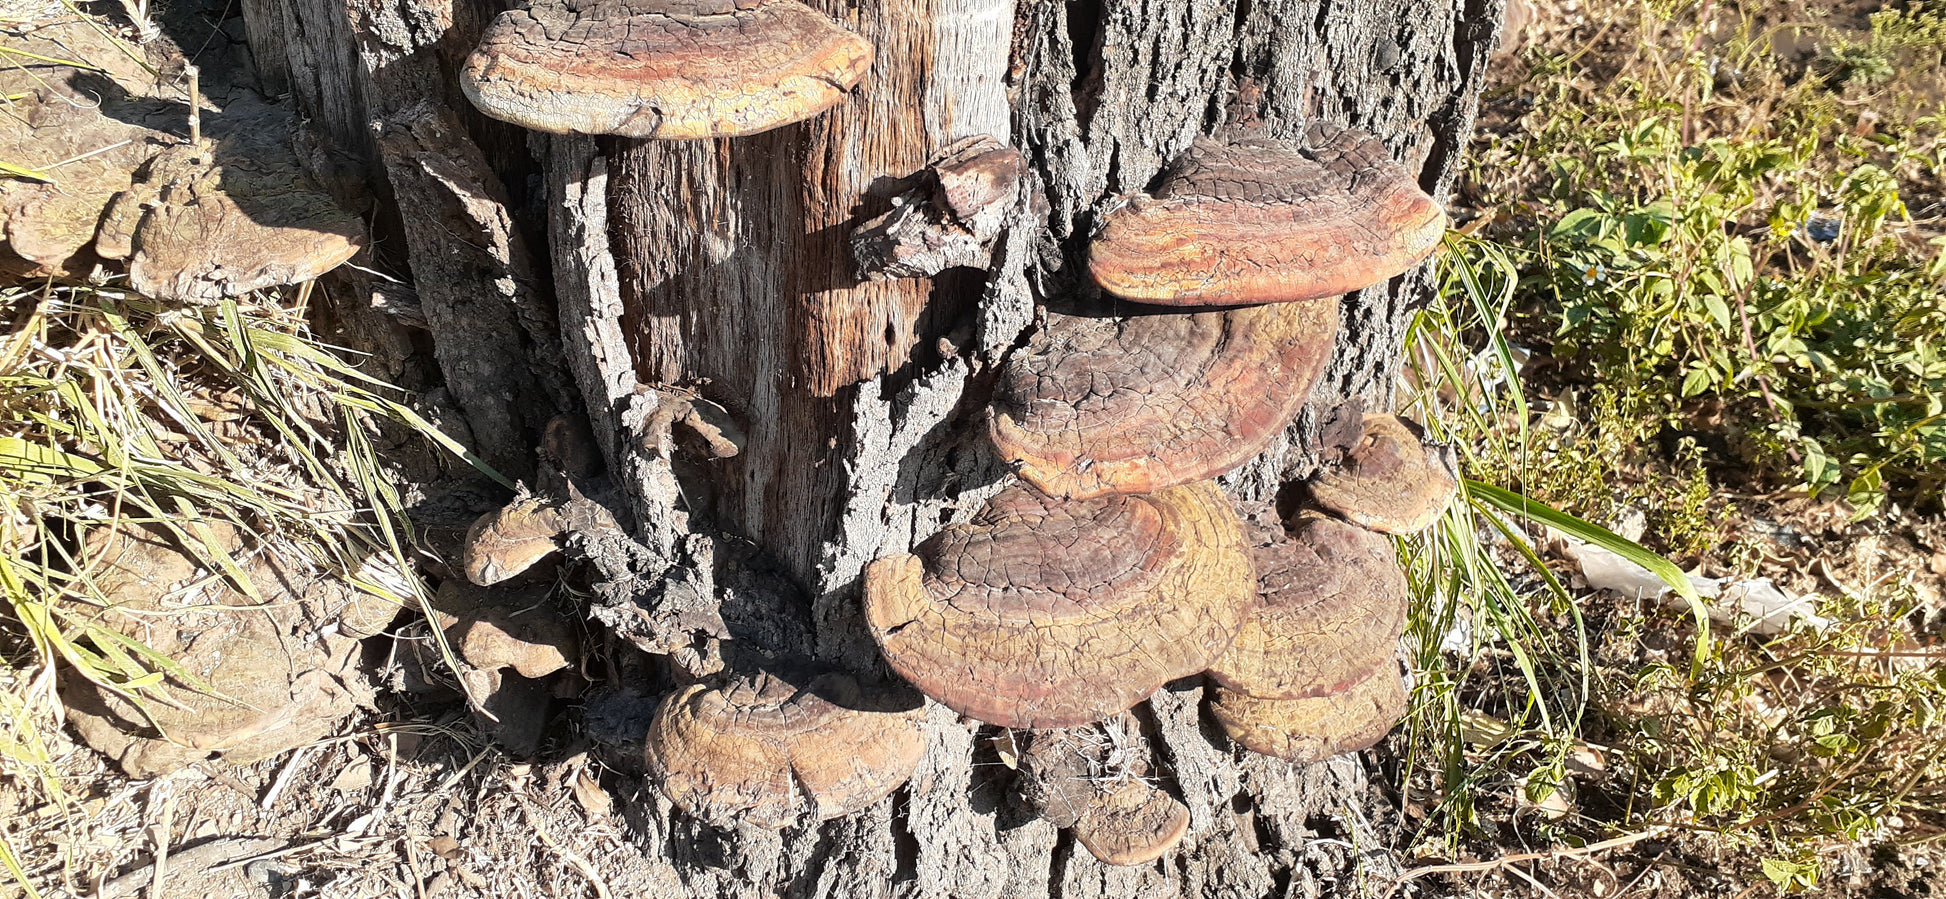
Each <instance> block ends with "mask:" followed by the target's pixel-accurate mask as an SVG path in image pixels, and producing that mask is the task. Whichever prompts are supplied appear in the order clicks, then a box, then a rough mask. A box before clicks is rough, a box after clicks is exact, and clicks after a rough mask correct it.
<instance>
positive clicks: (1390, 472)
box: [1306, 414, 1459, 534]
mask: <svg viewBox="0 0 1946 899" xmlns="http://www.w3.org/2000/svg"><path fill="white" fill-rule="evenodd" d="M1306 486H1307V487H1308V488H1309V490H1310V492H1311V498H1312V499H1313V500H1314V501H1316V502H1317V504H1318V505H1319V506H1321V507H1323V508H1324V509H1326V510H1327V511H1330V512H1331V513H1333V514H1335V515H1338V516H1340V517H1342V518H1344V519H1345V520H1346V521H1349V522H1351V523H1353V524H1356V525H1358V526H1360V527H1365V528H1370V529H1372V530H1374V531H1381V532H1383V533H1387V534H1416V533H1418V532H1420V531H1422V530H1425V529H1426V528H1427V527H1429V526H1431V525H1432V523H1433V522H1435V521H1438V520H1439V516H1440V515H1441V514H1442V513H1444V512H1445V511H1446V504H1447V503H1448V502H1449V501H1451V500H1452V498H1453V495H1454V494H1455V493H1457V492H1458V491H1459V475H1458V473H1457V472H1455V471H1454V465H1453V459H1452V451H1451V450H1450V449H1446V448H1443V447H1433V446H1428V445H1427V444H1425V443H1424V442H1422V440H1421V439H1420V436H1419V426H1418V425H1415V424H1412V423H1411V422H1408V421H1406V420H1405V419H1402V418H1400V417H1398V416H1396V415H1383V414H1370V415H1366V416H1365V420H1364V434H1363V436H1362V437H1361V438H1360V439H1359V441H1358V443H1357V445H1355V446H1353V447H1351V449H1350V450H1349V451H1348V452H1347V453H1346V454H1345V456H1344V459H1343V460H1342V461H1340V462H1339V463H1338V464H1336V465H1327V466H1325V467H1324V468H1321V469H1319V470H1318V473H1317V474H1315V475H1313V476H1312V477H1311V480H1310V481H1309V482H1308V483H1307V485H1306Z"/></svg>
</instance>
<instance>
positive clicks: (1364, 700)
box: [1210, 665, 1406, 763]
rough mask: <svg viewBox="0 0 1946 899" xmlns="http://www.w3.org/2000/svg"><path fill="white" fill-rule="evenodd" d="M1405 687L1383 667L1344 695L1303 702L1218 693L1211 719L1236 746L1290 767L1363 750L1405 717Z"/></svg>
mask: <svg viewBox="0 0 1946 899" xmlns="http://www.w3.org/2000/svg"><path fill="white" fill-rule="evenodd" d="M1405 706H1406V696H1405V683H1404V681H1403V680H1401V679H1400V677H1399V672H1398V669H1397V668H1396V667H1395V666H1393V665H1383V666H1380V667H1379V668H1378V670H1376V671H1373V672H1371V673H1370V674H1369V675H1367V676H1366V677H1365V678H1363V679H1362V680H1360V681H1358V682H1357V683H1355V684H1352V685H1351V687H1350V688H1349V689H1346V690H1344V691H1341V692H1338V693H1332V694H1329V695H1326V696H1312V697H1307V698H1304V699H1258V698H1256V697H1254V696H1249V695H1246V694H1243V693H1238V692H1236V691H1234V690H1231V689H1228V688H1225V687H1218V688H1217V689H1216V700H1215V701H1214V702H1212V703H1211V704H1210V713H1211V714H1212V715H1213V716H1215V718H1216V722H1217V723H1218V724H1220V725H1222V726H1223V731H1224V733H1227V734H1229V735H1230V739H1232V740H1235V741H1236V742H1237V744H1238V745H1240V746H1242V747H1243V748H1245V749H1248V750H1250V751H1251V752H1255V753H1258V754H1260V755H1269V756H1276V757H1277V758H1280V759H1285V760H1288V761H1293V762H1304V763H1309V762H1321V761H1324V760H1325V759H1328V758H1331V757H1332V756H1335V755H1341V754H1343V753H1347V752H1356V751H1358V750H1361V749H1368V748H1370V747H1372V746H1374V745H1376V744H1377V743H1378V741H1380V740H1383V739H1385V735H1386V734H1387V733H1389V732H1390V731H1391V730H1392V726H1393V725H1395V724H1397V723H1399V719H1401V718H1403V717H1405Z"/></svg>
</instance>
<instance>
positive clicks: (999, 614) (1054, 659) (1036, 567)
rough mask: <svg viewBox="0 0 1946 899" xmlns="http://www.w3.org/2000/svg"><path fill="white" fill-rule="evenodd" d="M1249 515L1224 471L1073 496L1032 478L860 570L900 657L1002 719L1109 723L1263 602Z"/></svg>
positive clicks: (882, 638) (1211, 650) (875, 632)
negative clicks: (1244, 518) (1041, 487)
mask: <svg viewBox="0 0 1946 899" xmlns="http://www.w3.org/2000/svg"><path fill="white" fill-rule="evenodd" d="M1256 601H1257V600H1256V581H1255V578H1254V577H1253V576H1252V573H1251V571H1250V559H1249V556H1248V555H1247V554H1246V553H1245V551H1244V547H1243V534H1242V525H1241V522H1239V521H1238V519H1237V516H1236V512H1235V510H1234V509H1232V508H1231V506H1230V502H1229V499H1228V498H1227V497H1225V496H1224V495H1223V493H1222V491H1221V490H1218V489H1217V487H1216V485H1215V484H1214V483H1213V482H1209V481H1202V482H1198V483H1195V484H1187V485H1184V486H1180V487H1171V488H1168V489H1166V490H1162V491H1159V492H1157V493H1155V494H1149V495H1111V496H1104V497H1099V498H1096V499H1090V500H1074V501H1062V500H1055V499H1051V498H1048V497H1047V496H1045V495H1043V494H1040V493H1039V492H1037V491H1034V490H1031V489H1029V488H1025V487H1013V488H1009V489H1008V490H1005V491H1002V492H1001V493H1000V494H999V495H997V496H995V497H994V498H993V499H992V500H991V501H990V502H988V504H987V505H986V507H985V508H984V509H982V510H981V511H980V513H979V514H978V515H977V516H975V517H974V518H973V520H971V521H970V522H968V523H966V524H962V525H956V526H954V527H950V528H947V529H946V530H944V531H941V532H940V533H939V534H937V535H935V536H934V537H933V538H931V539H929V540H927V541H926V542H924V543H922V544H920V545H919V546H918V547H916V548H915V549H914V550H913V552H912V553H911V554H898V555H894V556H888V557H886V558H883V559H880V560H878V561H876V562H873V563H872V564H871V565H870V566H869V567H868V568H867V569H866V572H865V618H866V622H867V624H868V626H869V627H870V629H871V631H872V636H873V637H874V638H875V639H877V640H878V644H879V648H880V649H881V651H882V652H883V653H884V655H885V658H886V660H887V661H888V662H890V663H891V665H892V668H893V670H895V671H897V672H898V673H899V675H900V676H901V677H904V678H905V679H906V680H908V681H911V682H912V683H913V684H914V685H915V686H917V687H918V688H919V689H920V690H922V691H924V692H925V694H926V695H928V696H931V697H932V698H934V699H936V700H938V701H940V702H941V703H944V704H945V705H946V706H948V707H950V708H952V709H953V710H954V711H957V712H959V713H961V714H963V715H967V716H970V717H972V718H976V719H979V720H981V721H985V722H988V723H992V724H998V725H1002V726H1005V727H1024V728H1050V727H1071V726H1075V725H1079V724H1085V723H1088V722H1091V721H1098V720H1101V719H1103V718H1106V717H1108V716H1110V715H1113V714H1115V713H1117V712H1120V711H1122V710H1124V709H1126V708H1128V707H1130V706H1132V705H1134V704H1136V703H1138V702H1141V701H1142V700H1144V699H1146V698H1148V697H1149V695H1150V694H1152V693H1154V692H1155V691H1156V690H1158V689H1160V688H1161V687H1162V685H1163V684H1165V683H1167V682H1169V681H1171V680H1174V679H1176V678H1178V677H1184V676H1186V675H1190V674H1194V673H1197V672H1199V671H1202V670H1204V669H1205V668H1208V667H1209V663H1210V662H1211V661H1213V660H1215V658H1216V657H1217V656H1219V655H1221V654H1222V652H1223V651H1224V650H1225V649H1227V648H1228V647H1229V645H1230V640H1231V639H1232V638H1233V637H1234V636H1235V634H1236V630H1237V627H1238V626H1239V625H1240V624H1241V622H1242V619H1243V616H1244V615H1245V614H1246V613H1247V612H1249V611H1250V609H1251V608H1252V607H1253V606H1254V605H1255V603H1256Z"/></svg>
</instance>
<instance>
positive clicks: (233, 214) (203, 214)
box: [95, 102, 365, 303]
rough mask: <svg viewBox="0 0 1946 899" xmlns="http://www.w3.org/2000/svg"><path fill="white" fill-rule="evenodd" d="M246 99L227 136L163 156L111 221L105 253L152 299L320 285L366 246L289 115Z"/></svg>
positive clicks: (98, 240) (106, 218)
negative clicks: (318, 173)
mask: <svg viewBox="0 0 1946 899" xmlns="http://www.w3.org/2000/svg"><path fill="white" fill-rule="evenodd" d="M245 106H253V104H248V103H243V102H237V103H232V104H231V108H230V109H228V110H226V111H225V118H226V119H227V118H229V117H231V116H236V117H237V119H236V120H232V121H230V122H229V123H227V124H226V125H225V126H224V129H223V134H222V135H220V136H219V137H217V138H216V139H214V140H212V141H209V142H206V143H202V144H197V143H187V144H177V145H176V146H173V147H169V148H167V149H165V150H163V151H162V152H161V153H159V154H157V155H156V156H155V158H154V159H152V160H150V161H149V164H148V167H147V168H146V169H145V170H144V171H142V172H141V173H139V174H138V175H137V176H136V178H135V180H134V182H133V183H132V184H130V185H129V187H128V189H127V190H124V191H122V192H121V193H120V194H119V195H117V196H116V197H115V199H114V201H113V202H111V203H110V204H109V205H108V208H107V211H106V212H105V213H104V214H103V216H102V222H101V231H100V233H99V234H98V235H96V237H95V251H96V252H97V253H100V254H101V255H102V257H103V258H107V259H124V260H127V262H128V282H129V286H131V287H133V288H135V290H136V291H138V292H140V293H142V294H143V295H144V296H150V297H155V298H157V299H160V300H167V301H172V302H188V303H213V302H216V301H218V300H221V299H223V298H224V297H235V296H242V295H243V294H246V293H249V292H250V291H253V290H260V289H263V288H267V287H277V286H280V285H284V284H297V283H300V282H304V281H309V280H312V279H314V278H316V277H318V276H319V275H322V274H324V273H325V272H328V271H330V270H332V269H334V268H337V267H338V266H339V265H341V264H343V263H344V262H346V261H347V260H349V259H351V257H352V256H353V255H355V254H356V253H357V252H358V250H359V249H360V248H362V247H363V246H364V243H365V236H364V235H365V227H364V224H363V223H362V222H360V221H359V219H358V217H357V216H354V215H352V214H351V213H349V212H346V211H345V210H344V209H342V208H340V207H339V206H338V203H337V201H336V200H333V199H332V198H331V197H330V196H329V195H327V194H325V193H324V192H323V191H322V190H320V189H319V188H318V187H316V186H315V185H313V184H312V183H311V180H310V177H309V176H308V175H306V174H305V173H304V170H303V168H302V166H301V165H300V164H299V162H298V160H297V156H296V154H295V153H293V152H292V151H291V148H290V141H289V137H288V135H289V132H288V128H289V118H288V115H287V114H285V113H283V112H282V111H281V110H275V109H270V108H265V107H260V106H253V108H251V109H249V110H245V109H242V108H240V107H245Z"/></svg>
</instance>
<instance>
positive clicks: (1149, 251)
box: [1088, 123, 1446, 306]
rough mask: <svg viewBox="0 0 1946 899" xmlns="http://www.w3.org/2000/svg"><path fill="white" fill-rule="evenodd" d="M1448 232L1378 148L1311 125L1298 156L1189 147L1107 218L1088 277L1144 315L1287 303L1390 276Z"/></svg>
mask: <svg viewBox="0 0 1946 899" xmlns="http://www.w3.org/2000/svg"><path fill="white" fill-rule="evenodd" d="M1445 230H1446V215H1445V213H1443V212H1441V211H1440V209H1439V207H1438V205H1437V204H1435V203H1434V202H1433V200H1432V198H1431V197H1429V196H1427V195H1426V193H1425V191H1423V190H1420V189H1419V185H1418V183H1417V182H1415V181H1414V180H1413V178H1412V175H1411V173H1409V172H1407V171H1406V169H1405V167H1404V166H1402V165H1400V164H1399V163H1397V162H1395V161H1393V159H1392V157H1391V155H1390V154H1389V153H1387V152H1386V149H1385V145H1384V144H1383V143H1381V142H1380V141H1379V140H1378V139H1377V138H1375V137H1373V136H1372V135H1370V134H1367V133H1366V132H1363V131H1359V130H1356V129H1351V128H1342V127H1339V126H1336V125H1329V124H1325V123H1314V124H1313V125H1312V126H1311V128H1310V130H1309V131H1308V132H1307V133H1306V139H1305V142H1304V145H1303V146H1293V145H1291V144H1288V143H1285V142H1282V141H1276V140H1271V139H1267V138H1250V139H1245V140H1240V141H1237V142H1235V143H1231V144H1222V143H1218V142H1216V141H1213V140H1209V139H1199V140H1197V141H1196V143H1195V144H1193V145H1192V146H1191V147H1190V149H1189V151H1188V152H1187V153H1185V154H1183V156H1182V157H1180V158H1179V159H1177V160H1176V162H1175V163H1174V164H1173V165H1172V166H1171V168H1170V170H1169V171H1168V173H1167V174H1166V175H1165V176H1164V177H1163V179H1162V183H1161V184H1160V185H1159V186H1158V187H1157V189H1156V191H1155V194H1154V196H1143V195H1138V196H1136V197H1135V198H1133V200H1132V201H1131V202H1129V203H1128V205H1126V206H1123V207H1122V208H1120V209H1118V210H1116V211H1115V212H1113V213H1111V214H1110V215H1109V216H1108V217H1107V219H1106V220H1105V222H1104V223H1103V226H1102V229H1101V233H1100V234H1099V235H1097V236H1096V237H1095V240H1094V243H1093V244H1092V245H1091V246H1090V249H1089V259H1088V271H1089V272H1090V273H1092V274H1093V275H1094V278H1095V281H1096V282H1097V283H1099V284H1100V285H1101V286H1102V288H1103V289H1105V290H1107V291H1108V292H1109V293H1112V294H1115V295H1116V296H1119V297H1123V298H1125V299H1130V300H1136V301H1139V302H1145V303H1158V304H1163V305H1172V306H1213V305H1225V304H1233V303H1275V302H1290V301H1294V300H1303V299H1311V298H1316V297H1328V296H1335V295H1338V294H1343V293H1349V292H1351V291H1354V290H1359V289H1361V288H1365V287H1369V286H1371V285H1373V284H1378V283H1380V282H1382V281H1384V280H1386V279H1388V278H1391V277H1393V276H1395V275H1398V274H1400V273H1402V272H1404V271H1406V270H1407V269H1410V268H1411V267H1412V266H1414V265H1417V264H1419V262H1421V261H1422V260H1424V259H1425V258H1426V257H1427V256H1429V255H1431V253H1432V251H1433V249H1434V248H1436V247H1437V246H1438V245H1439V240H1440V238H1441V237H1442V236H1443V235H1444V234H1445Z"/></svg>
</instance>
